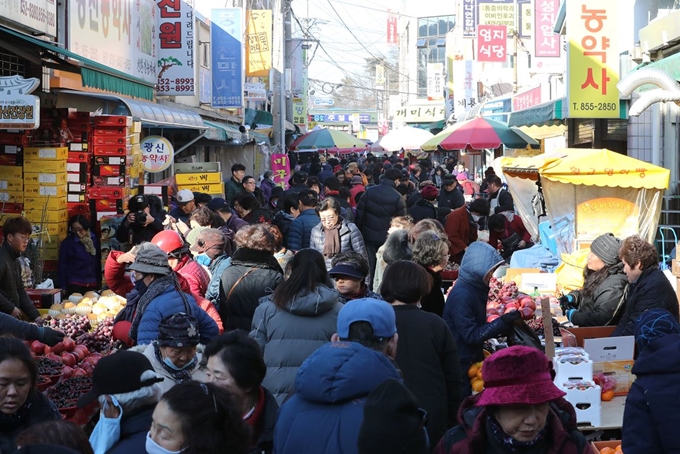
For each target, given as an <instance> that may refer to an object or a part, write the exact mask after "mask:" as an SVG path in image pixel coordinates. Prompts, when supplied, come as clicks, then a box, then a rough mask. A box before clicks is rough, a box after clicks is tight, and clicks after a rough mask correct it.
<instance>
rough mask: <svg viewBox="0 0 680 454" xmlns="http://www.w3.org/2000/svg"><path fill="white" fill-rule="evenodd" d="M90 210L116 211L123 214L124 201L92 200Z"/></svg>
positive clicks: (95, 211)
mask: <svg viewBox="0 0 680 454" xmlns="http://www.w3.org/2000/svg"><path fill="white" fill-rule="evenodd" d="M90 210H91V211H92V212H93V213H104V212H111V211H115V212H116V213H118V214H123V201H122V200H120V199H117V200H108V199H102V200H90Z"/></svg>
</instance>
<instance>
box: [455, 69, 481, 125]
mask: <svg viewBox="0 0 680 454" xmlns="http://www.w3.org/2000/svg"><path fill="white" fill-rule="evenodd" d="M453 70H454V72H455V73H456V78H455V79H454V81H453V85H454V90H453V96H454V100H455V103H456V104H455V106H454V112H455V114H456V118H457V119H458V120H459V121H462V120H463V119H464V118H465V115H466V114H467V113H468V111H469V110H470V109H472V108H473V107H475V106H476V105H477V103H478V102H479V101H478V98H477V80H476V77H475V62H474V61H472V60H463V61H454V62H453Z"/></svg>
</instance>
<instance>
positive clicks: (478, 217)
mask: <svg viewBox="0 0 680 454" xmlns="http://www.w3.org/2000/svg"><path fill="white" fill-rule="evenodd" d="M471 216H472V220H473V221H475V222H479V220H480V219H482V217H481V216H479V215H478V214H473V215H471Z"/></svg>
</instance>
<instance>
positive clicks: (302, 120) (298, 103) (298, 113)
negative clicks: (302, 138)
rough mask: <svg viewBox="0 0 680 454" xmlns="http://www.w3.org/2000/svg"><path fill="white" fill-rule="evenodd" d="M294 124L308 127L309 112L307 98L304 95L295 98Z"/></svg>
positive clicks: (299, 126)
mask: <svg viewBox="0 0 680 454" xmlns="http://www.w3.org/2000/svg"><path fill="white" fill-rule="evenodd" d="M293 124H294V125H296V126H297V127H298V128H306V127H307V112H306V109H305V100H304V98H302V97H295V98H293Z"/></svg>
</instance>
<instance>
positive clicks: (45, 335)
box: [38, 326, 64, 347]
mask: <svg viewBox="0 0 680 454" xmlns="http://www.w3.org/2000/svg"><path fill="white" fill-rule="evenodd" d="M38 329H39V330H40V334H38V340H39V341H40V342H42V343H43V344H47V345H49V346H50V347H54V346H55V345H57V344H58V343H59V342H61V341H62V340H64V333H62V332H61V331H56V330H53V329H52V328H48V327H47V326H41V327H40V328H38Z"/></svg>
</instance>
